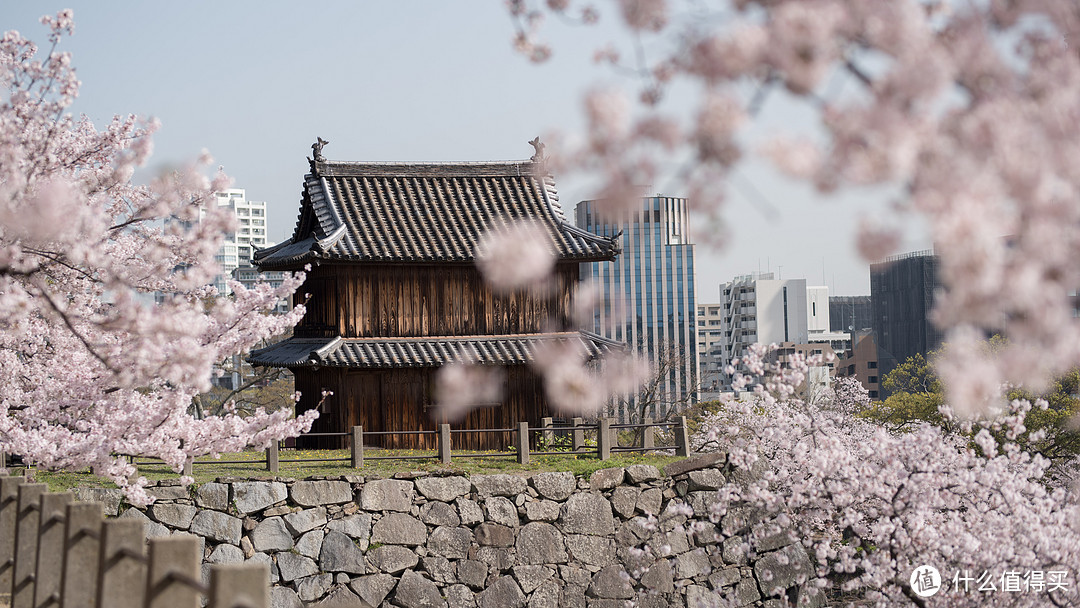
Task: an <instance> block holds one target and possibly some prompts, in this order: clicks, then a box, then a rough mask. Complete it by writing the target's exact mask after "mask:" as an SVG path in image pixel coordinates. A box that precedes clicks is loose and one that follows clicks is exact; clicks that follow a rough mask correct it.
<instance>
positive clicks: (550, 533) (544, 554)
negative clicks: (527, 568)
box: [517, 521, 567, 565]
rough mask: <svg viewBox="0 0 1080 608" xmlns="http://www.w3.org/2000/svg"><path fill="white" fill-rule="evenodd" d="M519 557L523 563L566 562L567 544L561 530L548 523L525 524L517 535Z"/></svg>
mask: <svg viewBox="0 0 1080 608" xmlns="http://www.w3.org/2000/svg"><path fill="white" fill-rule="evenodd" d="M517 557H518V561H519V562H520V563H521V564H525V565H529V564H565V563H566V560H567V554H566V545H565V543H564V539H563V535H562V533H561V532H559V530H558V529H557V528H556V527H555V526H553V525H551V524H548V523H543V522H538V521H534V522H531V523H528V524H525V526H524V527H522V528H521V531H520V532H519V533H518V537H517Z"/></svg>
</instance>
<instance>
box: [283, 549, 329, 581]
mask: <svg viewBox="0 0 1080 608" xmlns="http://www.w3.org/2000/svg"><path fill="white" fill-rule="evenodd" d="M275 557H276V558H277V566H278V572H279V573H280V575H281V580H283V581H285V582H286V583H291V582H293V581H295V580H297V579H301V578H304V577H305V576H311V575H313V574H318V573H319V566H318V565H316V564H315V560H313V559H311V558H310V557H304V556H303V555H300V554H298V553H290V552H288V551H282V552H281V553H278V554H277V555H276V556H275Z"/></svg>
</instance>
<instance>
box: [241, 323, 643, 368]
mask: <svg viewBox="0 0 1080 608" xmlns="http://www.w3.org/2000/svg"><path fill="white" fill-rule="evenodd" d="M548 340H552V341H566V340H575V341H579V343H580V344H581V345H582V347H583V348H584V349H585V350H586V354H587V358H588V359H590V360H591V359H595V358H597V357H599V356H602V355H603V354H605V353H607V352H612V351H622V350H625V349H626V345H625V344H623V343H621V342H616V341H614V340H609V339H607V338H603V337H601V336H598V335H596V334H592V333H589V332H558V333H550V334H519V335H497V336H442V337H425V338H352V339H345V338H340V337H334V338H289V339H287V340H284V341H282V342H279V343H277V344H274V345H272V346H269V347H266V348H263V349H259V350H256V351H252V353H251V355H249V356H248V358H247V361H248V362H249V363H251V364H252V365H257V366H263V367H287V368H289V369H300V368H316V367H334V368H351V369H398V368H434V367H441V366H443V365H446V364H447V363H451V362H455V361H460V360H463V359H470V360H472V361H475V362H477V363H478V364H481V365H528V364H529V363H531V362H532V361H533V360H534V352H535V349H536V348H537V346H538V345H539V344H541V343H543V342H544V341H548Z"/></svg>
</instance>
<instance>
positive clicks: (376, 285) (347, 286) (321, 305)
mask: <svg viewBox="0 0 1080 608" xmlns="http://www.w3.org/2000/svg"><path fill="white" fill-rule="evenodd" d="M577 282H578V264H577V263H569V262H567V263H561V264H559V265H558V268H557V273H556V279H555V281H554V284H553V285H552V286H551V288H550V289H546V290H545V289H532V290H524V291H521V292H517V293H513V294H509V295H497V294H495V293H493V292H492V290H491V288H490V287H488V285H487V284H486V283H484V281H483V279H482V277H481V276H480V273H479V271H478V270H477V268H476V266H474V265H472V264H442V265H435V264H428V265H416V264H381V265H380V264H364V265H359V264H333V265H322V266H318V267H316V268H313V269H312V270H311V271H310V272H309V273H308V275H307V280H306V281H305V282H304V285H303V286H302V287H300V289H298V290H297V291H296V293H297V294H298V296H299V297H302V296H303V294H310V298H309V299H308V300H307V304H306V306H307V314H306V315H304V318H303V320H301V321H300V324H299V325H297V327H296V330H295V335H296V336H304V337H308V336H320V337H321V336H338V335H339V336H341V337H343V338H361V337H417V336H464V335H497V334H521V333H536V332H540V331H545V329H546V328H549V327H551V326H552V324H554V325H555V326H557V327H558V328H560V329H565V328H571V327H573V324H572V323H571V321H570V319H571V308H570V298H571V293H572V290H573V287H574V285H576V284H577Z"/></svg>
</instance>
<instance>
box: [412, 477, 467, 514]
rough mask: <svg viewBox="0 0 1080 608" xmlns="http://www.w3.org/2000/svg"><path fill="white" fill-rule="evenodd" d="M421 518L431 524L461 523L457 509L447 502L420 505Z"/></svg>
mask: <svg viewBox="0 0 1080 608" xmlns="http://www.w3.org/2000/svg"><path fill="white" fill-rule="evenodd" d="M462 479H464V478H462ZM420 520H421V521H423V522H424V523H425V524H428V525H429V526H460V525H461V518H460V517H459V516H458V513H457V509H455V508H454V507H453V506H452V505H448V504H446V503H445V502H429V503H427V504H426V505H424V506H422V507H420Z"/></svg>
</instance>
